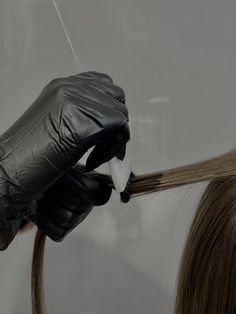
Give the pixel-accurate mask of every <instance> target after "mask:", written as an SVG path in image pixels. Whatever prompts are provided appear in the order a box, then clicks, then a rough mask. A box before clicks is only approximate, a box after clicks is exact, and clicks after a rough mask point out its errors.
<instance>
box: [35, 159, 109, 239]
mask: <svg viewBox="0 0 236 314" xmlns="http://www.w3.org/2000/svg"><path fill="white" fill-rule="evenodd" d="M109 183H111V179H110V178H109V177H108V176H106V175H103V174H99V173H97V172H95V171H90V172H87V171H86V169H85V167H84V166H81V165H78V164H77V165H75V166H73V167H72V169H71V170H69V171H68V172H67V173H66V174H64V175H63V176H62V177H61V178H60V179H59V180H58V181H57V182H56V183H54V184H53V185H52V186H51V187H50V188H48V189H47V190H46V191H45V192H44V193H43V194H42V196H41V198H40V199H39V200H38V201H37V202H36V208H37V211H36V216H35V218H34V222H35V223H36V224H37V226H38V227H39V229H41V230H42V231H43V232H44V233H45V234H47V235H48V236H49V237H50V238H51V239H52V240H54V241H61V240H63V238H64V237H65V236H66V235H67V234H68V233H70V232H71V231H72V230H73V229H74V228H75V227H76V226H78V225H79V224H80V223H81V222H82V221H83V220H84V219H85V218H86V217H87V216H88V214H89V213H90V212H91V210H92V209H93V207H94V206H100V205H104V204H105V203H106V202H107V201H108V200H109V198H110V196H111V192H112V189H111V187H109Z"/></svg>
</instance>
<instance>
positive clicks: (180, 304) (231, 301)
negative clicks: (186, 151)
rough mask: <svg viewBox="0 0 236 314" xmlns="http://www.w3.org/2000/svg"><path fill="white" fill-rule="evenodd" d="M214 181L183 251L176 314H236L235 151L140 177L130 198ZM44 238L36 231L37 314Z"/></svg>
mask: <svg viewBox="0 0 236 314" xmlns="http://www.w3.org/2000/svg"><path fill="white" fill-rule="evenodd" d="M201 181H210V183H209V185H208V187H207V189H206V191H205V193H204V195H203V196H202V199H201V201H200V204H199V207H198V209H197V212H196V216H195V218H194V221H193V224H192V227H191V229H190V232H189V236H188V239H187V243H186V246H185V249H184V253H183V257H182V262H181V267H180V273H179V284H178V289H177V297H176V306H175V314H216V313H217V314H226V313H227V314H231V313H232V314H233V313H236V298H234V296H233V293H234V290H235V289H236V247H235V242H236V207H235V201H236V193H235V192H236V151H233V152H230V153H228V154H225V155H223V156H220V157H216V158H213V159H210V160H207V161H204V162H200V163H196V164H192V165H188V166H182V167H177V168H174V169H170V170H164V171H159V172H156V173H151V174H146V175H142V176H136V177H134V178H133V179H132V182H131V185H130V188H129V191H130V194H131V196H132V197H135V196H140V195H142V194H147V193H153V192H158V191H161V190H165V189H170V188H175V187H178V186H181V185H186V184H190V183H196V182H201ZM44 244H45V235H44V234H43V233H42V232H41V231H40V230H38V232H37V235H36V239H35V246H34V256H33V267H32V307H33V314H44V308H43V302H42V300H43V296H42V293H43V289H42V278H43V276H42V272H43V255H44Z"/></svg>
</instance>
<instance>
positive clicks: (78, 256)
mask: <svg viewBox="0 0 236 314" xmlns="http://www.w3.org/2000/svg"><path fill="white" fill-rule="evenodd" d="M45 263H46V271H45V286H46V289H45V290H46V291H45V292H46V293H45V294H46V304H47V308H48V313H50V314H53V313H55V314H65V313H68V314H130V313H136V314H144V313H147V314H152V313H155V314H156V313H161V314H170V313H171V304H170V301H169V300H170V296H167V295H166V294H165V293H164V292H163V290H162V289H161V288H160V287H159V286H158V283H157V282H154V281H153V280H152V278H150V277H148V276H147V275H144V274H142V273H141V272H140V271H138V270H137V269H136V268H135V267H133V266H132V265H130V264H129V263H128V262H127V261H125V260H124V259H122V257H121V256H120V255H118V254H116V252H114V251H113V250H109V249H107V248H104V247H103V246H101V245H100V246H99V244H98V243H97V242H93V241H91V240H89V239H87V238H85V237H70V239H69V241H66V243H64V245H58V244H54V243H51V244H49V246H48V247H47V250H46V258H45ZM22 293H25V292H22ZM22 300H24V298H19V302H17V308H16V311H15V312H14V313H18V314H19V313H24V314H25V313H28V312H27V311H26V309H25V307H26V305H25V302H22Z"/></svg>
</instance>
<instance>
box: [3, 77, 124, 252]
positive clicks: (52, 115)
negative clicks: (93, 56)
mask: <svg viewBox="0 0 236 314" xmlns="http://www.w3.org/2000/svg"><path fill="white" fill-rule="evenodd" d="M124 103H125V95H124V92H123V90H122V89H121V88H120V87H118V86H116V85H114V84H113V82H112V80H111V78H110V77H109V76H107V75H105V74H100V73H96V72H87V73H82V74H79V75H75V76H70V77H68V78H61V79H56V80H53V81H52V82H51V83H49V84H48V85H47V86H46V87H45V88H44V89H43V91H42V92H41V94H40V95H39V97H38V98H37V99H36V101H35V102H34V103H33V105H32V106H31V107H30V108H29V109H28V110H27V111H26V112H25V113H24V114H23V115H22V116H21V117H20V118H19V119H18V120H17V122H16V123H15V124H14V125H13V126H12V127H11V128H10V129H9V130H8V131H7V132H6V133H4V134H3V135H2V136H1V137H0V250H4V249H6V247H7V246H8V245H9V243H10V242H11V241H12V239H13V238H14V236H15V234H16V232H17V230H18V229H19V227H20V224H21V221H22V219H23V217H25V216H28V215H30V214H31V203H32V202H33V201H34V200H35V199H36V198H37V197H38V196H39V195H41V193H43V192H44V191H45V190H46V189H47V188H49V187H50V186H51V185H52V184H53V183H55V182H56V181H57V180H58V179H59V178H60V177H61V176H62V175H63V174H65V173H66V172H67V171H68V170H69V169H71V167H72V166H73V165H74V164H75V163H76V162H77V161H78V160H79V159H80V158H81V157H82V156H83V155H84V153H85V152H86V151H87V150H88V149H89V148H91V147H93V146H95V148H94V149H93V150H92V152H91V153H90V155H89V157H88V159H87V162H86V168H87V170H91V169H94V168H96V167H98V166H99V165H100V164H102V163H104V162H106V161H108V160H109V159H111V158H113V157H114V156H118V157H119V158H121V159H122V158H123V157H124V154H125V146H126V143H127V142H128V140H129V136H130V134H129V127H128V112H127V109H126V107H125V105H124Z"/></svg>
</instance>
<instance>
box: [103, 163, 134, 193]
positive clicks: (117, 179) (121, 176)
mask: <svg viewBox="0 0 236 314" xmlns="http://www.w3.org/2000/svg"><path fill="white" fill-rule="evenodd" d="M108 167H109V170H110V174H111V177H112V180H113V183H114V186H115V189H116V191H117V192H118V193H121V192H124V190H125V188H126V186H127V183H128V181H129V178H130V174H131V168H130V163H129V160H128V159H127V158H125V159H124V160H120V159H118V158H117V157H115V158H113V159H112V160H110V161H109V162H108Z"/></svg>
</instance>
